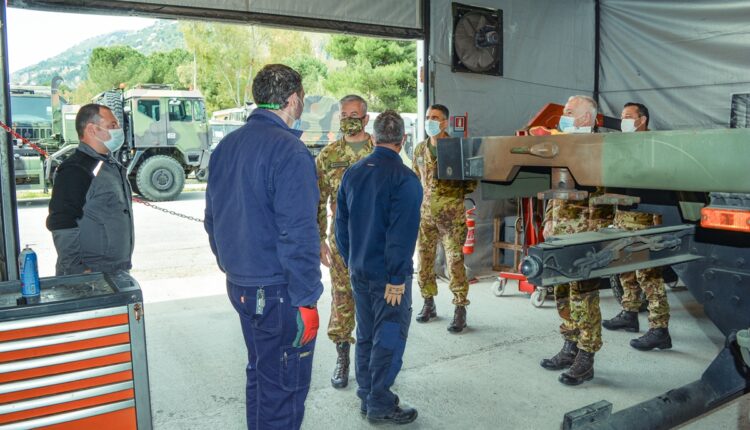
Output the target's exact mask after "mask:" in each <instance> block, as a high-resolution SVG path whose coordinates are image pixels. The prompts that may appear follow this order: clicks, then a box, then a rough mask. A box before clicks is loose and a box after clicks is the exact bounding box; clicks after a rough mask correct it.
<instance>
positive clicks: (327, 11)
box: [8, 0, 423, 39]
mask: <svg viewBox="0 0 750 430" xmlns="http://www.w3.org/2000/svg"><path fill="white" fill-rule="evenodd" d="M8 4H9V6H12V7H19V8H30V9H42V10H57V11H60V10H67V11H68V12H87V13H103V14H117V13H120V14H128V15H144V16H154V17H163V18H183V19H205V20H221V21H235V22H246V23H247V22H249V23H257V24H268V25H277V26H285V27H294V28H300V29H323V30H331V31H345V32H356V33H361V34H371V35H381V36H389V35H390V36H391V37H400V38H412V39H413V38H420V37H422V35H423V29H422V0H377V1H372V0H346V1H341V0H315V1H301V0H140V1H118V0H115V1H103V0H93V1H82V0H9V1H8Z"/></svg>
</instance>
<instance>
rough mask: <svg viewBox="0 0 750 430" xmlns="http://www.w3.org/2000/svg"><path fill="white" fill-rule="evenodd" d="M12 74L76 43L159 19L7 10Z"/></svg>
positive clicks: (134, 28)
mask: <svg viewBox="0 0 750 430" xmlns="http://www.w3.org/2000/svg"><path fill="white" fill-rule="evenodd" d="M7 15H8V16H7V18H8V63H9V66H10V72H11V73H13V72H15V71H16V70H19V69H23V68H24V67H26V66H31V65H32V64H36V63H38V62H39V61H42V60H44V59H47V58H50V57H54V56H55V55H57V54H59V53H61V52H63V51H65V50H66V49H68V48H70V47H71V46H73V45H75V44H76V43H79V42H82V41H84V40H86V39H88V38H91V37H94V36H98V35H100V34H106V33H110V32H113V31H117V30H138V29H141V28H144V27H148V26H149V25H151V24H153V23H154V22H155V21H156V20H154V19H152V18H133V17H124V16H102V15H77V14H70V13H60V12H38V11H32V10H28V9H15V8H10V7H9V8H8V9H7Z"/></svg>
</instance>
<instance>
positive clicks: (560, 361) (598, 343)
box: [540, 96, 614, 385]
mask: <svg viewBox="0 0 750 430" xmlns="http://www.w3.org/2000/svg"><path fill="white" fill-rule="evenodd" d="M596 110H597V109H596V102H595V101H594V100H592V99H591V98H589V97H585V96H574V97H571V98H570V99H569V100H568V102H567V104H566V105H565V109H564V112H563V117H562V118H561V120H560V128H561V129H562V130H565V131H566V132H568V133H571V132H573V133H575V132H591V131H593V127H594V124H595V121H596ZM566 117H567V118H566ZM603 192H604V191H603V190H602V189H597V190H596V192H594V193H592V194H591V195H590V197H593V196H596V195H600V194H602V193H603ZM613 217H614V207H612V206H609V205H600V206H595V205H593V204H591V203H590V201H589V199H588V198H587V199H584V200H581V201H568V200H557V199H553V200H550V201H549V202H548V203H547V209H546V210H545V216H544V235H545V237H549V236H556V235H560V234H573V233H580V232H584V231H592V230H598V229H600V228H603V227H607V226H608V225H610V224H611V223H612V220H613ZM554 289H555V304H556V306H557V312H558V314H559V315H560V318H561V319H562V323H561V324H560V333H561V334H562V335H563V338H564V339H565V342H564V344H563V347H562V349H561V350H560V352H558V353H557V354H556V355H554V356H553V357H551V358H546V359H544V360H542V361H541V363H540V364H541V366H542V367H544V368H545V369H549V370H562V369H565V368H567V367H570V369H569V370H568V371H567V372H564V373H562V374H561V375H560V378H559V380H560V382H561V383H563V384H566V385H578V384H581V383H583V382H585V381H588V380H590V379H591V378H593V377H594V354H595V353H596V352H597V351H599V349H600V348H601V347H602V328H601V322H602V316H601V310H600V309H599V280H598V279H588V280H584V281H577V282H569V283H566V284H561V285H556V286H555V288H554Z"/></svg>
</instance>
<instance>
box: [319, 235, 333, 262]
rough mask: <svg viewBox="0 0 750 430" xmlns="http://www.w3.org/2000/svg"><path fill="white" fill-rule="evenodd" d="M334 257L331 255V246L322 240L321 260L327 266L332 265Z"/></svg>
mask: <svg viewBox="0 0 750 430" xmlns="http://www.w3.org/2000/svg"><path fill="white" fill-rule="evenodd" d="M332 259H333V258H332V257H331V248H329V247H328V244H327V243H325V242H323V241H322V240H321V241H320V262H321V263H323V265H324V266H326V267H331V260H332Z"/></svg>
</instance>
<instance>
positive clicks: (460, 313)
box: [448, 306, 466, 333]
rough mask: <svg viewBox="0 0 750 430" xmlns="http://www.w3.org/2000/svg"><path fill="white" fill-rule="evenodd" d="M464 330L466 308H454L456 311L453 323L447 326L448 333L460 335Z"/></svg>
mask: <svg viewBox="0 0 750 430" xmlns="http://www.w3.org/2000/svg"><path fill="white" fill-rule="evenodd" d="M464 328H466V306H456V311H455V312H454V313H453V321H451V325H449V326H448V331H449V332H451V333H460V332H462V331H463V329H464Z"/></svg>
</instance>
